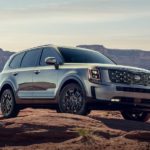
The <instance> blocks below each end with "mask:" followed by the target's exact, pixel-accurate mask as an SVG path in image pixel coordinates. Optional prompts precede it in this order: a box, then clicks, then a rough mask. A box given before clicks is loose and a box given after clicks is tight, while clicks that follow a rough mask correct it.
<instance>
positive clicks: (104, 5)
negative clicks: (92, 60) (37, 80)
mask: <svg viewBox="0 0 150 150" xmlns="http://www.w3.org/2000/svg"><path fill="white" fill-rule="evenodd" d="M149 6H150V1H149V0H143V1H141V0H132V1H130V0H111V1H110V0H82V1H80V0H26V1H23V0H13V1H11V2H10V1H9V2H8V1H6V0H0V19H1V20H2V21H1V24H0V34H1V37H0V47H1V48H2V49H4V50H10V51H20V50H23V49H27V48H31V47H35V46H38V45H45V44H48V43H53V44H54V45H66V46H76V45H84V44H86V43H87V44H88V45H101V44H102V45H104V46H105V47H106V48H111V49H138V50H148V51H149V50H150V42H149V39H150V28H149V26H150V20H149V17H150V9H149Z"/></svg>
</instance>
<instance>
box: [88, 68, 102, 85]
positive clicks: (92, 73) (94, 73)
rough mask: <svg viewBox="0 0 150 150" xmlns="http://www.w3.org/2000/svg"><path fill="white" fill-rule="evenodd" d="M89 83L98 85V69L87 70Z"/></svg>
mask: <svg viewBox="0 0 150 150" xmlns="http://www.w3.org/2000/svg"><path fill="white" fill-rule="evenodd" d="M89 81H90V82H92V83H96V84H99V82H100V72H99V70H98V69H89Z"/></svg>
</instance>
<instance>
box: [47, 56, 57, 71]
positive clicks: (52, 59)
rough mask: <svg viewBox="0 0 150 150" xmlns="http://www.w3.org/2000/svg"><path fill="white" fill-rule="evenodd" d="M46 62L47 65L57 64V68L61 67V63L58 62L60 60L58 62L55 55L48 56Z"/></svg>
mask: <svg viewBox="0 0 150 150" xmlns="http://www.w3.org/2000/svg"><path fill="white" fill-rule="evenodd" d="M45 63H46V64H47V65H55V68H56V69H58V68H59V64H58V62H57V60H56V58H55V57H47V58H45Z"/></svg>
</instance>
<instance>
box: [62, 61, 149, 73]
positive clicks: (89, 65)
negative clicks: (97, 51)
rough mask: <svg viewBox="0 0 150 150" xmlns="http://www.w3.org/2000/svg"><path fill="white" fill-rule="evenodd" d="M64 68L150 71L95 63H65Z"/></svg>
mask: <svg viewBox="0 0 150 150" xmlns="http://www.w3.org/2000/svg"><path fill="white" fill-rule="evenodd" d="M65 67H67V68H94V67H98V68H102V69H119V70H128V71H133V72H146V73H150V70H146V69H142V68H138V67H131V66H124V65H116V64H95V63H93V64H92V63H66V64H65Z"/></svg>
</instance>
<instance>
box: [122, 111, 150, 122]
mask: <svg viewBox="0 0 150 150" xmlns="http://www.w3.org/2000/svg"><path fill="white" fill-rule="evenodd" d="M141 113H143V114H142V116H141V117H138V118H133V117H132V116H131V115H130V114H132V112H127V111H123V112H121V114H122V116H123V118H124V119H126V120H133V121H140V122H146V121H148V120H149V118H150V114H149V113H148V112H142V111H141ZM133 114H134V113H133Z"/></svg>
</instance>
